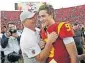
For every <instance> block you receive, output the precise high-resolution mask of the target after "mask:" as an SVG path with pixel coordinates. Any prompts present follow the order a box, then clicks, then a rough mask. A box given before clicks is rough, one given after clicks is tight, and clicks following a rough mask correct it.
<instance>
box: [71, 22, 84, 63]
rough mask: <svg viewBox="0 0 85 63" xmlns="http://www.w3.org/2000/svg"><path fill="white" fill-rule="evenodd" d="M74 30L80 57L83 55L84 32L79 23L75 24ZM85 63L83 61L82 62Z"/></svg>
mask: <svg viewBox="0 0 85 63" xmlns="http://www.w3.org/2000/svg"><path fill="white" fill-rule="evenodd" d="M73 29H74V32H75V36H74V41H75V43H76V47H77V51H78V55H81V54H83V44H82V43H83V40H82V30H81V29H80V26H79V24H78V23H74V25H73ZM81 62H82V63H83V61H81Z"/></svg>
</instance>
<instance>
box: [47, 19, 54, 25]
mask: <svg viewBox="0 0 85 63" xmlns="http://www.w3.org/2000/svg"><path fill="white" fill-rule="evenodd" d="M54 23H55V21H54V19H50V21H49V25H48V27H49V26H51V25H52V24H54Z"/></svg>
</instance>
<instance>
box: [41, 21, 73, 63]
mask: <svg viewBox="0 0 85 63" xmlns="http://www.w3.org/2000/svg"><path fill="white" fill-rule="evenodd" d="M53 31H55V32H56V33H57V34H58V38H57V39H56V41H55V42H54V43H53V48H52V49H51V51H50V55H49V57H48V59H47V62H46V63H71V62H70V57H69V54H68V52H67V50H66V47H65V45H64V43H63V38H66V37H72V36H74V32H73V30H72V27H71V26H70V24H68V23H65V22H61V23H55V24H52V25H51V26H49V27H48V28H47V30H46V31H45V30H41V38H42V39H43V40H44V41H47V33H49V34H50V33H51V32H53Z"/></svg>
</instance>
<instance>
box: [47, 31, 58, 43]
mask: <svg viewBox="0 0 85 63" xmlns="http://www.w3.org/2000/svg"><path fill="white" fill-rule="evenodd" d="M47 36H48V42H51V43H53V42H55V41H56V39H57V38H58V35H57V33H56V32H52V33H50V34H48V35H47Z"/></svg>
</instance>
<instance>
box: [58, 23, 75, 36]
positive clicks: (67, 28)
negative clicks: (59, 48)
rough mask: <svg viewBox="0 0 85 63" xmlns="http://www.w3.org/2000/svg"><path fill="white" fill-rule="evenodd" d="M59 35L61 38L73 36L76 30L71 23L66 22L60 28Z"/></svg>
mask: <svg viewBox="0 0 85 63" xmlns="http://www.w3.org/2000/svg"><path fill="white" fill-rule="evenodd" d="M59 36H60V37H61V38H66V37H73V36H74V31H73V29H72V27H71V25H70V24H69V23H64V24H63V25H62V27H61V29H60V32H59Z"/></svg>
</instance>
